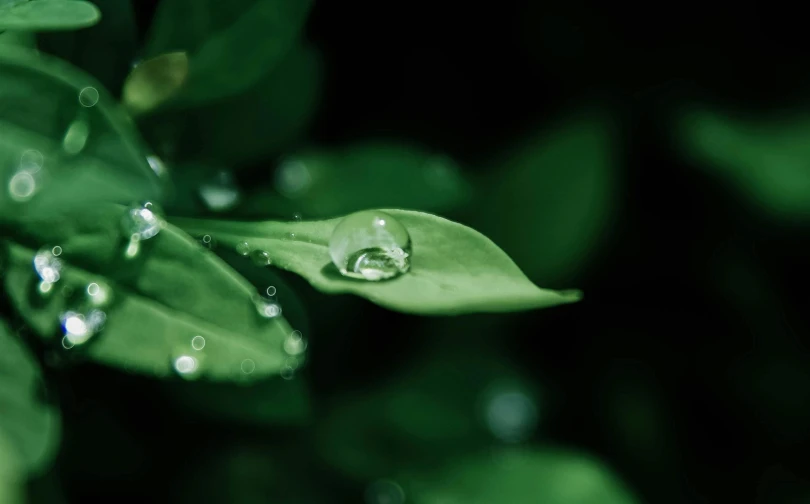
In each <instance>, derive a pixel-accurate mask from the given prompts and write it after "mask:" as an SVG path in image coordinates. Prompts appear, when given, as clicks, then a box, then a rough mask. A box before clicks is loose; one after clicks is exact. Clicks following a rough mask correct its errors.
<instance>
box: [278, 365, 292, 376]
mask: <svg viewBox="0 0 810 504" xmlns="http://www.w3.org/2000/svg"><path fill="white" fill-rule="evenodd" d="M279 374H280V375H281V377H282V378H283V379H285V380H292V379H293V377H295V369H293V368H291V367H290V366H287V365H285V366H284V367H283V368H281V371H280V372H279Z"/></svg>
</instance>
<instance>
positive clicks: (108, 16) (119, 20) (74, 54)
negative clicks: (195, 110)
mask: <svg viewBox="0 0 810 504" xmlns="http://www.w3.org/2000/svg"><path fill="white" fill-rule="evenodd" d="M93 3H94V4H95V5H96V7H98V9H99V10H100V11H101V21H100V22H99V23H98V24H96V25H95V26H91V27H90V28H87V29H84V30H76V31H61V32H47V33H39V34H38V35H37V46H38V47H39V49H40V50H42V51H45V52H47V53H49V54H52V55H54V56H56V57H58V58H61V59H63V60H66V61H69V62H70V63H71V64H73V65H75V66H77V67H79V68H81V69H82V70H84V71H85V72H87V73H89V74H90V75H92V76H93V77H95V78H96V79H98V80H99V82H101V83H102V84H103V85H104V87H105V88H106V89H108V90H110V92H111V93H112V94H113V95H115V96H118V94H119V92H120V90H121V86H122V85H123V83H124V79H125V78H126V76H127V75H128V74H129V72H130V70H131V67H132V62H133V60H134V59H135V55H136V50H137V49H138V45H139V40H138V37H139V32H138V25H137V22H136V19H135V10H134V8H133V3H132V1H131V0H93ZM139 3H140V2H139Z"/></svg>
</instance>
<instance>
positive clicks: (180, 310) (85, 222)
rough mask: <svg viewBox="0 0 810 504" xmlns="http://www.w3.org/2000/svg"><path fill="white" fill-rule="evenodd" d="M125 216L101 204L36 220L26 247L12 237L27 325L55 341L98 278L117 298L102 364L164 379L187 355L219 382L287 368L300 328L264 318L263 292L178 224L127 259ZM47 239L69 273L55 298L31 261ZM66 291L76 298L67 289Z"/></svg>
mask: <svg viewBox="0 0 810 504" xmlns="http://www.w3.org/2000/svg"><path fill="white" fill-rule="evenodd" d="M126 212H127V211H126V210H124V209H121V208H119V207H115V208H100V209H99V210H98V211H96V212H89V211H88V212H83V213H81V214H75V215H69V214H68V215H64V216H62V217H61V218H59V219H53V220H48V221H33V220H32V221H28V222H26V223H25V224H26V225H25V227H24V228H21V229H18V232H17V238H16V239H18V240H19V241H20V243H14V242H11V243H9V252H10V253H9V266H8V271H7V274H6V276H5V279H4V280H5V286H6V290H7V291H8V293H9V295H10V296H11V298H12V301H13V303H14V305H15V306H16V308H17V309H18V310H19V311H20V313H21V315H22V316H23V317H24V318H25V319H26V321H27V322H28V324H29V325H30V326H31V327H32V328H33V329H35V330H36V331H37V332H38V333H39V334H40V335H41V336H42V337H43V338H45V339H51V338H54V337H55V336H56V335H57V333H58V330H59V326H60V315H61V314H63V313H65V312H66V311H75V312H77V313H84V312H86V311H88V310H89V308H88V307H87V303H88V302H91V301H93V300H91V299H89V296H87V295H86V294H85V293H86V292H87V291H86V289H87V288H88V286H89V285H90V284H91V283H97V284H99V285H103V286H107V288H106V289H105V292H110V293H111V296H110V297H111V298H112V303H111V305H110V306H109V307H106V306H102V308H101V309H103V310H104V311H105V312H106V313H107V317H106V324H105V328H104V330H103V331H102V332H101V334H98V335H97V336H95V337H93V338H92V339H90V341H89V342H88V343H87V345H86V346H87V347H88V348H87V353H88V355H89V356H90V357H92V358H93V359H95V360H97V361H99V362H102V363H105V364H108V365H111V366H118V367H123V368H124V369H126V370H130V371H133V372H140V373H146V374H155V375H158V376H164V375H166V374H167V373H168V372H169V371H171V370H173V367H174V364H175V363H176V359H178V358H180V357H184V356H186V357H189V358H191V359H194V361H191V362H195V363H196V364H195V365H194V366H193V367H194V368H198V369H195V370H194V374H195V376H196V375H199V376H202V377H205V378H208V379H210V380H214V381H223V380H225V381H236V380H253V379H260V378H262V377H265V376H268V375H274V374H276V373H278V372H279V371H280V370H282V369H283V368H284V366H285V360H286V359H287V357H288V356H287V354H285V353H284V349H283V346H284V341H285V340H286V338H287V337H288V335H289V334H290V333H291V331H292V329H291V328H290V327H289V325H288V324H287V322H286V321H285V320H284V318H283V317H280V316H279V317H276V318H274V319H266V318H263V317H261V316H260V315H259V313H258V310H257V308H256V306H255V304H254V302H253V296H254V295H255V294H256V291H255V289H253V288H252V287H251V286H250V285H249V284H248V283H247V282H245V280H244V279H242V278H241V277H240V276H238V275H237V274H236V273H234V272H233V270H231V269H230V268H229V267H228V266H227V265H226V264H224V263H223V262H222V261H221V260H220V259H219V258H217V257H216V256H215V255H214V254H212V253H211V252H209V251H208V250H206V249H204V248H203V247H202V246H201V245H200V244H199V243H197V242H196V241H195V240H193V239H191V238H190V237H188V236H186V235H185V234H184V233H182V232H181V231H179V230H177V229H176V228H174V227H173V226H171V225H166V226H164V228H163V230H162V231H161V232H160V233H159V234H158V235H157V236H155V237H154V238H151V239H149V240H147V241H143V242H140V244H139V249H138V253H137V254H130V256H132V257H127V255H126V254H125V249H128V248H129V247H131V242H130V241H129V239H128V238H125V237H124V235H123V233H122V231H121V230H120V229H119V227H120V223H121V221H122V218H124V217H125V215H126ZM127 237H128V235H127ZM43 245H48V246H55V245H59V246H60V247H61V248H62V254H61V255H60V256H59V259H60V261H62V263H63V264H64V266H63V271H62V273H61V279H60V280H59V281H58V282H57V283H56V284H55V287H54V289H55V290H56V292H52V293H51V295H50V296H48V295H46V296H43V295H42V294H41V293H40V292H39V291H38V289H37V287H38V282H39V278H38V277H37V275H36V273H35V272H34V268H33V266H32V260H33V258H34V255H35V254H36V251H37V249H38V248H39V247H41V246H43ZM66 290H67V291H72V292H73V293H74V295H60V293H61V294H65V291H66ZM195 336H201V337H202V338H203V339H204V346H203V347H202V348H201V349H199V350H197V348H196V347H197V346H202V345H201V344H197V345H196V346H195V347H192V338H194V337H195ZM198 343H203V342H202V341H199V340H198ZM76 350H84V349H83V348H82V349H79V348H77V349H76ZM70 352H73V350H70ZM186 360H187V361H188V359H186ZM197 364H198V365H197Z"/></svg>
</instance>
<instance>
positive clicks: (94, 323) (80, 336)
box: [59, 309, 107, 348]
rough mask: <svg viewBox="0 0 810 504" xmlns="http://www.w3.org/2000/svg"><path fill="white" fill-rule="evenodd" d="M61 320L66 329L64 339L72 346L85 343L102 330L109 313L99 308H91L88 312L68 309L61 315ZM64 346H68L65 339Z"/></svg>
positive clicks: (63, 327)
mask: <svg viewBox="0 0 810 504" xmlns="http://www.w3.org/2000/svg"><path fill="white" fill-rule="evenodd" d="M59 321H60V322H61V324H62V329H63V331H64V335H65V336H64V339H65V340H67V341H68V343H69V344H70V345H72V346H75V345H83V344H84V343H87V342H88V341H89V340H90V339H91V338H92V337H93V336H95V335H96V334H98V332H99V331H101V329H102V328H103V327H104V323H105V322H106V321H107V314H106V313H104V312H103V311H101V310H97V309H93V310H90V311H89V312H87V313H86V314H85V313H81V312H78V311H66V312H63V313H62V314H61V315H60V316H59ZM62 346H64V347H65V348H67V346H66V344H65V342H64V341H63V343H62ZM72 346H71V348H72Z"/></svg>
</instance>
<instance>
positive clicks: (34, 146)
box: [0, 46, 162, 220]
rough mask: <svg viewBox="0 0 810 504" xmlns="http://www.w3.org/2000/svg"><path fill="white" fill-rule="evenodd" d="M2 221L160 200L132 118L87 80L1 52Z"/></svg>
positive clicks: (21, 52)
mask: <svg viewBox="0 0 810 504" xmlns="http://www.w3.org/2000/svg"><path fill="white" fill-rule="evenodd" d="M0 161H2V165H0V166H2V167H0V179H1V180H2V182H3V189H4V190H3V191H2V192H0V220H2V219H4V218H5V219H20V218H23V217H25V216H42V215H47V214H52V213H58V212H60V211H62V210H63V209H65V208H74V207H77V206H91V205H94V204H97V203H99V202H105V201H106V202H122V203H123V202H126V203H129V202H131V201H135V200H145V199H152V200H154V199H158V198H159V197H160V194H161V191H162V183H161V181H160V180H159V179H158V177H157V176H156V175H155V173H154V172H153V171H152V169H151V168H150V167H149V164H148V163H147V160H146V156H145V154H144V147H143V144H142V142H141V140H140V137H139V135H138V133H137V131H136V130H135V128H134V125H133V124H132V122H131V120H130V119H129V118H128V117H127V116H125V115H123V114H122V113H121V111H120V110H119V109H118V107H117V105H116V103H115V100H114V99H113V98H112V97H110V96H109V95H108V94H107V93H106V92H105V91H104V89H103V88H102V87H101V86H100V85H99V84H98V83H97V82H96V81H95V80H94V79H92V78H91V77H89V76H87V75H85V74H83V73H81V72H79V71H77V70H76V69H74V68H72V67H70V66H69V65H67V64H65V63H64V62H61V61H58V60H55V59H53V58H49V57H45V56H39V55H37V54H36V53H33V52H31V51H28V50H25V49H21V48H16V47H9V46H0Z"/></svg>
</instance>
